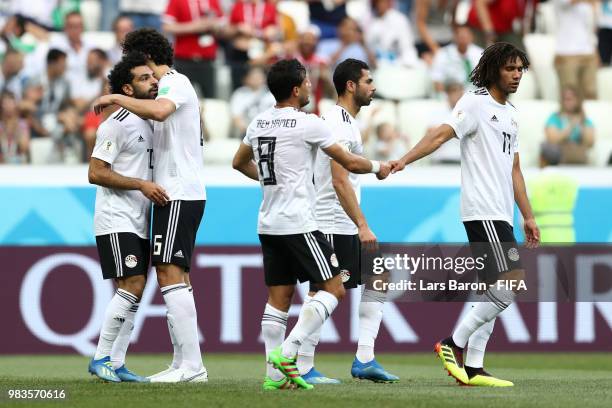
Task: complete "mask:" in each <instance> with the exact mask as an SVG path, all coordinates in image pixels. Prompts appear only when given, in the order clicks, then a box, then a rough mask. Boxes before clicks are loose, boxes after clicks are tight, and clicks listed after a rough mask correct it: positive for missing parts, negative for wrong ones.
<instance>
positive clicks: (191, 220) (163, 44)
mask: <svg viewBox="0 0 612 408" xmlns="http://www.w3.org/2000/svg"><path fill="white" fill-rule="evenodd" d="M123 52H124V53H130V52H140V53H142V54H144V55H145V56H146V58H147V65H148V66H149V68H151V70H152V71H153V75H155V78H157V79H158V80H159V84H158V87H159V91H158V94H157V98H156V99H155V100H151V101H142V100H137V99H134V98H130V97H127V96H125V95H117V94H113V95H105V96H102V97H101V98H98V100H97V101H96V103H95V105H96V108H97V109H99V108H100V107H103V106H106V105H112V104H116V105H119V106H121V107H123V108H126V109H128V110H130V111H131V112H133V113H135V114H138V115H139V116H141V117H143V118H147V119H151V120H153V121H154V122H153V123H154V136H153V149H154V150H155V162H154V169H153V180H154V181H155V182H156V183H158V184H159V185H161V186H162V187H163V188H164V189H165V190H166V192H167V193H168V196H169V203H168V205H166V206H157V205H156V206H154V208H153V228H152V249H153V250H152V257H151V260H152V263H153V265H155V267H156V271H157V282H158V284H159V287H160V288H161V292H162V294H163V296H164V301H165V302H166V306H167V307H168V313H167V320H168V329H169V331H170V337H171V340H172V344H173V347H174V356H173V360H172V364H171V365H170V366H169V368H168V369H167V370H164V371H162V372H160V373H158V374H155V375H153V376H151V377H150V378H151V381H152V382H206V381H208V373H207V371H206V368H205V367H204V365H203V363H202V354H201V353H200V343H199V336H198V324H197V313H196V307H195V302H194V298H193V290H192V288H191V284H190V278H189V273H188V272H189V269H190V267H191V256H192V254H193V249H194V246H195V239H196V233H197V231H198V227H199V225H200V221H201V220H202V216H203V215H204V205H205V202H206V192H205V190H204V180H203V171H204V169H203V157H202V146H203V144H204V137H203V134H202V128H201V119H200V107H199V101H198V97H197V95H196V92H195V90H194V88H193V86H192V85H191V82H190V81H189V79H188V78H187V77H186V76H185V75H183V74H180V73H179V72H177V71H176V70H174V69H172V64H173V50H172V46H171V45H170V43H169V42H168V40H167V39H166V38H165V37H164V36H163V35H162V34H160V33H159V32H157V31H155V30H153V29H148V28H143V29H140V30H136V31H132V32H131V33H129V34H128V35H127V36H126V38H125V41H124V42H123Z"/></svg>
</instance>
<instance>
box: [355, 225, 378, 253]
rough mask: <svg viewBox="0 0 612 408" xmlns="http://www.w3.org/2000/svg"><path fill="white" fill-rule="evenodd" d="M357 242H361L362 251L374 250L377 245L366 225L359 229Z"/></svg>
mask: <svg viewBox="0 0 612 408" xmlns="http://www.w3.org/2000/svg"><path fill="white" fill-rule="evenodd" d="M359 241H360V242H361V246H362V247H363V249H366V250H374V249H376V247H377V245H378V240H377V238H376V235H374V233H373V232H372V230H371V229H370V227H368V226H367V225H364V226H363V227H360V228H359Z"/></svg>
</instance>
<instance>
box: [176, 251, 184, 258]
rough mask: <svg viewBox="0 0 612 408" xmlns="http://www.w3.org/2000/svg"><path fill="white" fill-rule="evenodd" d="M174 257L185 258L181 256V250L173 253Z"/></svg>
mask: <svg viewBox="0 0 612 408" xmlns="http://www.w3.org/2000/svg"><path fill="white" fill-rule="evenodd" d="M174 256H175V257H177V258H184V257H185V256H183V251H182V250H180V249H179V250H178V251H176V252H175V253H174Z"/></svg>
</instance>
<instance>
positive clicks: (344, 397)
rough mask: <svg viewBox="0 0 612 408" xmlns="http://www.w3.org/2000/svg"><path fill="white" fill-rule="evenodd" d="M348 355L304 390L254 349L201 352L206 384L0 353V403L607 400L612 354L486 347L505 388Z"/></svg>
mask: <svg viewBox="0 0 612 408" xmlns="http://www.w3.org/2000/svg"><path fill="white" fill-rule="evenodd" d="M352 358H353V357H352V355H351V354H348V353H347V354H324V353H321V354H319V355H318V356H317V359H316V362H317V368H319V369H320V370H321V371H322V372H324V373H326V374H328V375H330V376H334V377H337V378H340V379H341V380H342V381H343V384H342V385H336V386H334V385H327V386H325V385H321V386H317V387H316V388H315V389H314V390H312V391H266V392H264V391H262V390H261V383H262V379H263V369H264V364H263V357H262V356H260V355H257V354H211V355H205V358H204V363H205V364H206V366H207V368H208V373H209V382H208V383H207V384H169V385H166V384H107V383H102V382H100V381H97V380H95V379H94V378H93V377H91V376H90V375H89V374H87V363H88V360H87V359H86V358H84V357H79V356H69V355H68V356H0V392H1V393H2V394H1V395H0V408H4V407H10V406H15V407H34V408H37V407H46V406H54V407H105V408H129V407H153V408H158V407H159V408H178V407H190V408H194V407H286V408H293V407H295V408H301V407H308V408H318V407H346V406H348V407H351V408H353V407H359V406H368V407H369V408H378V407H402V408H407V407H427V408H430V407H444V408H451V407H452V408H455V407H470V408H478V407H504V408H505V407H517V408H518V407H521V408H522V407H563V408H567V407H580V408H588V407H607V408H610V407H612V354H604V353H597V354H595V353H547V354H537V353H520V354H519V353H507V354H506V353H504V354H502V353H490V354H488V356H487V360H486V363H487V367H488V368H489V369H490V371H492V372H493V373H495V374H496V375H498V376H499V377H501V378H505V379H509V380H512V381H514V383H515V385H516V386H515V387H513V388H505V389H493V388H476V387H459V386H457V385H456V384H455V382H454V381H453V380H452V378H451V377H447V375H446V372H445V371H444V370H443V369H442V365H441V364H440V362H439V360H438V359H437V358H435V356H434V354H433V353H427V354H423V353H418V354H415V353H410V354H408V353H407V354H382V353H381V354H379V355H378V356H377V358H378V360H379V361H380V362H381V363H382V364H383V365H384V366H385V368H387V369H388V370H389V371H390V372H393V373H395V374H397V375H399V376H400V377H401V382H400V383H399V384H374V383H371V382H366V381H356V380H353V379H351V378H350V372H349V370H350V365H351V362H352ZM169 359H170V356H169V355H142V354H140V355H139V354H132V355H129V354H128V366H129V367H130V369H132V370H133V371H134V372H136V373H138V374H142V375H150V374H152V373H154V372H157V371H160V370H162V369H164V368H165V366H164V363H167V362H168V361H169ZM9 389H63V390H65V392H66V394H67V398H66V400H63V401H53V402H49V401H25V400H22V401H15V400H9V398H8V390H9Z"/></svg>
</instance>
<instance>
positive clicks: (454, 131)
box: [394, 42, 540, 387]
mask: <svg viewBox="0 0 612 408" xmlns="http://www.w3.org/2000/svg"><path fill="white" fill-rule="evenodd" d="M528 67H529V59H528V58H527V55H526V54H525V52H523V51H522V50H520V49H518V48H516V47H515V46H513V45H511V44H508V43H503V42H500V43H496V44H493V45H491V46H490V47H488V48H487V49H486V50H485V51H484V53H483V55H482V57H481V58H480V61H479V63H478V65H477V66H476V68H474V70H473V71H472V74H471V76H470V80H471V81H472V83H473V84H474V85H475V86H476V87H478V89H476V90H475V91H473V92H468V93H466V94H465V95H463V96H462V97H461V99H460V100H459V102H457V105H456V106H455V109H454V110H453V113H452V118H451V119H449V120H448V121H447V122H446V123H445V124H443V125H441V126H439V127H438V128H437V129H436V130H435V131H433V132H431V133H430V134H428V135H427V136H425V137H424V138H423V139H421V141H420V142H419V143H417V144H416V146H414V148H413V149H412V150H410V151H409V152H408V153H406V154H405V155H404V157H402V158H401V159H400V160H398V161H397V162H395V163H394V171H398V170H401V169H403V168H404V166H406V165H407V164H408V163H412V162H413V161H415V160H418V159H420V158H423V157H425V156H427V155H429V154H431V153H433V152H434V151H435V150H436V149H438V148H439V147H440V146H441V145H442V144H443V143H444V142H446V141H448V140H450V139H451V138H453V137H456V138H458V139H459V140H460V146H461V172H462V174H461V219H462V221H463V225H464V226H465V230H466V232H467V236H468V239H469V241H470V244H471V246H472V253H473V255H474V256H484V257H485V259H486V264H487V265H486V266H485V268H484V273H482V274H479V278H480V279H481V280H483V281H485V282H487V283H488V284H489V287H488V289H487V290H486V291H485V292H484V298H483V301H481V302H479V303H477V304H476V305H475V306H474V307H473V308H472V309H471V310H470V311H469V313H467V314H466V316H465V317H464V318H463V319H462V320H461V322H459V324H458V325H457V327H456V329H455V331H454V333H453V334H452V336H450V337H448V338H446V339H444V340H441V341H440V342H438V343H437V344H436V346H435V350H436V353H437V354H438V356H439V357H440V358H441V359H442V362H443V364H444V368H446V370H448V372H449V374H450V375H452V376H453V377H454V378H455V379H456V380H457V381H458V382H460V383H462V384H467V385H480V386H494V387H507V386H512V385H514V384H513V383H512V382H510V381H506V380H501V379H498V378H495V377H493V376H492V375H491V374H489V373H487V372H486V371H485V370H484V368H483V366H484V352H485V347H486V345H487V342H488V340H489V337H490V336H491V333H492V331H493V325H494V323H495V319H496V318H497V315H499V314H500V313H501V312H503V311H504V310H505V309H506V308H507V307H508V306H510V305H511V304H512V303H513V302H514V298H515V292H514V291H513V290H511V289H509V288H507V287H506V286H505V285H498V284H496V283H497V282H498V281H521V280H522V279H523V278H524V274H525V272H524V270H523V267H522V266H521V263H520V259H519V253H518V250H517V248H516V247H517V244H516V239H515V237H514V231H513V226H512V224H513V219H514V203H515V202H516V204H517V205H518V207H519V209H520V211H521V214H522V215H523V219H524V222H525V225H524V230H525V241H526V243H527V246H528V247H535V246H537V245H538V243H539V241H540V231H539V229H538V226H537V225H536V222H535V219H534V215H533V212H532V210H531V205H530V204H529V199H528V198H527V192H526V189H525V180H524V179H523V174H522V172H521V166H520V161H519V152H518V122H517V110H516V108H515V107H514V105H512V104H511V103H510V102H509V101H508V97H509V96H510V94H513V93H515V92H516V91H517V89H518V86H519V84H520V81H521V78H522V76H523V74H524V72H525V71H526V70H527V68H528ZM510 287H516V286H513V285H512V284H511V285H510ZM466 347H467V356H466V360H465V364H464V360H463V354H464V349H465V348H466Z"/></svg>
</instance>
